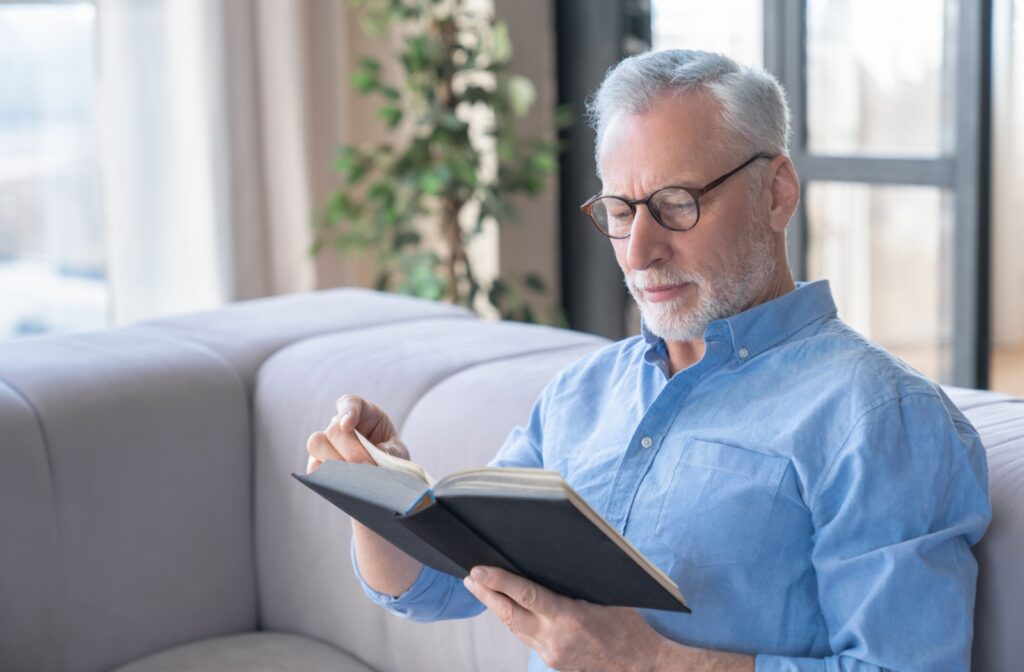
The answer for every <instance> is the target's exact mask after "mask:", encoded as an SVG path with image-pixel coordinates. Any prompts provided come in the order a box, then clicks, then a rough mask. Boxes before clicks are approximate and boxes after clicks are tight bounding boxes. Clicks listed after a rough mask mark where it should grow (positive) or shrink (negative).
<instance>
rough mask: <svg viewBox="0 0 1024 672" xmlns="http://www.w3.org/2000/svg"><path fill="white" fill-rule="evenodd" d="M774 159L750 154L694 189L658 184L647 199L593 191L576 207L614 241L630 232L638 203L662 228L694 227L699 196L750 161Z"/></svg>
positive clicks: (697, 215)
mask: <svg viewBox="0 0 1024 672" xmlns="http://www.w3.org/2000/svg"><path fill="white" fill-rule="evenodd" d="M774 158H775V157H774V156H771V155H769V154H757V155H756V156H752V157H750V158H749V159H747V160H746V161H744V162H743V163H742V164H741V165H739V166H738V167H736V168H733V169H732V170H730V171H729V172H728V173H726V174H725V175H722V176H721V177H719V178H717V179H714V180H712V181H711V182H708V183H707V184H706V185H705V186H703V187H701V188H698V189H694V188H691V187H679V186H670V187H662V188H661V189H658V190H657V191H655V192H654V193H652V194H651V195H650V196H648V197H647V198H641V199H639V200H636V201H630V200H626V199H625V198H621V197H619V196H602V195H601V194H597V195H596V196H591V197H590V198H589V199H587V202H586V203H584V204H583V205H581V206H580V210H581V211H583V213H584V214H585V215H586V216H587V217H589V218H590V221H592V222H593V223H594V226H596V227H597V230H598V231H600V232H601V233H603V234H604V235H606V236H608V237H609V238H615V239H617V240H621V239H623V238H629V236H630V234H631V233H632V231H633V220H634V219H636V206H638V205H646V206H647V209H648V210H650V211H651V216H652V217H654V221H656V222H657V223H658V224H661V225H662V226H663V227H665V228H666V229H668V230H670V231H689V230H690V229H692V228H693V227H695V226H697V222H698V221H699V220H700V198H701V197H702V196H704V195H705V194H706V193H708V192H709V191H711V190H712V189H714V188H715V187H717V186H718V185H720V184H722V183H723V182H725V181H726V180H728V179H729V178H730V177H732V176H733V175H735V174H736V173H738V172H740V171H741V170H743V169H744V168H746V167H747V166H749V165H750V164H752V163H753V162H754V161H757V160H758V159H774Z"/></svg>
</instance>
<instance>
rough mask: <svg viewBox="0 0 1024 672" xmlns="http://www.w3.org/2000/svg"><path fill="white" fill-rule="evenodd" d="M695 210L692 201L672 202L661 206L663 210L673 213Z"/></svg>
mask: <svg viewBox="0 0 1024 672" xmlns="http://www.w3.org/2000/svg"><path fill="white" fill-rule="evenodd" d="M693 208H694V202H693V201H692V200H685V201H680V200H670V201H666V202H664V203H662V204H661V209H662V210H667V211H671V212H689V211H690V210H693Z"/></svg>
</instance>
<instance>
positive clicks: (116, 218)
mask: <svg viewBox="0 0 1024 672" xmlns="http://www.w3.org/2000/svg"><path fill="white" fill-rule="evenodd" d="M341 5H342V2H341V0H323V1H318V2H305V1H304V0H255V1H250V0H98V1H97V8H98V21H99V49H98V51H99V54H98V56H99V91H100V93H99V105H100V114H99V118H100V134H101V142H100V145H101V148H102V149H101V164H102V166H101V173H102V183H103V184H102V193H103V198H102V210H103V215H102V216H103V218H104V220H105V222H106V230H105V233H106V246H107V256H108V262H109V265H108V269H109V273H108V277H109V281H110V291H111V294H112V297H111V298H112V301H111V303H112V310H113V316H112V317H113V322H115V323H117V324H123V323H127V322H132V321H135V320H139V319H145V318H150V317H156V316H161V315H168V314H173V313H179V312H187V311H195V310H202V309H206V308H212V307H215V306H218V305H220V304H223V303H225V302H228V301H232V300H237V299H246V298H253V297H259V296H266V295H271V294H280V293H287V292H297V291H307V290H311V289H314V288H316V287H319V286H331V285H335V284H349V283H358V282H359V281H360V278H359V273H358V269H347V268H339V267H337V265H336V264H337V262H336V261H335V260H333V259H327V258H325V259H323V260H318V261H314V260H313V259H311V258H310V257H309V256H308V255H307V253H306V250H307V249H308V246H309V243H310V240H311V228H310V226H309V223H310V217H311V214H312V213H313V212H314V210H315V209H316V208H317V206H319V205H320V204H322V203H323V202H324V200H325V198H326V195H327V193H328V191H329V189H330V185H331V182H332V179H333V177H332V175H331V172H330V159H331V156H332V154H333V151H334V147H335V146H336V145H337V143H338V141H339V138H340V137H341V136H342V135H343V133H342V130H343V129H342V128H341V127H342V125H343V124H342V122H343V119H342V115H340V114H339V102H338V97H339V96H341V95H346V94H347V89H348V87H347V86H346V85H345V81H346V79H345V78H344V77H343V75H342V73H343V72H344V69H345V66H346V65H347V63H346V60H345V59H346V56H345V54H344V53H343V52H342V50H341V49H340V48H339V46H340V45H341V44H342V43H343V42H344V40H342V39H340V37H339V36H341V35H343V34H344V33H345V31H346V30H347V27H346V16H345V13H344V11H343V9H342V6H341Z"/></svg>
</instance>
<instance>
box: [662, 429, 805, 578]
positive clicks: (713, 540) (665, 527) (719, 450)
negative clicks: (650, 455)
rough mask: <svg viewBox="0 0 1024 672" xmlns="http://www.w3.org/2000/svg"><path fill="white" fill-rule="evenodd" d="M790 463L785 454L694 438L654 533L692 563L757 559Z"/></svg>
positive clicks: (671, 484)
mask: <svg viewBox="0 0 1024 672" xmlns="http://www.w3.org/2000/svg"><path fill="white" fill-rule="evenodd" d="M788 466H789V461H788V460H786V459H785V458H782V457H776V456H774V455H766V454H763V453H757V452H754V451H751V450H747V449H745V448H739V447H736V446H730V445H727V444H724V443H715V442H712V441H702V440H695V441H693V442H692V443H691V444H690V445H689V446H686V447H685V448H684V450H682V451H681V453H680V455H679V457H678V462H677V464H676V466H675V470H674V472H673V473H672V476H671V480H670V481H669V483H668V487H667V488H666V492H665V496H664V497H663V498H662V501H661V507H660V509H659V512H658V517H657V522H656V524H655V534H656V536H657V537H658V538H659V541H660V542H661V543H662V544H664V545H665V546H667V547H668V549H669V550H670V552H671V553H672V555H673V556H675V558H678V559H680V560H684V561H686V562H689V563H691V564H694V565H698V566H709V565H722V564H730V563H743V562H754V561H756V560H757V559H758V557H759V556H760V554H761V546H762V545H763V543H764V536H765V531H766V529H767V527H768V521H769V518H770V517H771V514H772V509H773V507H774V506H775V500H776V497H778V491H779V484H780V483H781V481H782V478H783V476H784V475H785V473H786V469H787V467H788Z"/></svg>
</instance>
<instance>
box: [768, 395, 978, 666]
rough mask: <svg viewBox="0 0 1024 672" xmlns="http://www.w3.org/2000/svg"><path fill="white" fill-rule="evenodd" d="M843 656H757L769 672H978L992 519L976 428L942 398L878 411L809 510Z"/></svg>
mask: <svg viewBox="0 0 1024 672" xmlns="http://www.w3.org/2000/svg"><path fill="white" fill-rule="evenodd" d="M809 503H810V506H811V510H812V515H813V520H814V527H815V535H814V551H813V555H812V560H813V563H814V568H815V571H816V574H817V580H818V593H819V601H820V604H821V610H822V613H823V614H824V616H825V621H826V624H827V626H828V632H829V644H830V648H831V650H832V652H833V653H834V655H832V656H829V657H825V658H799V657H787V656H773V655H761V656H757V659H756V660H757V664H756V669H757V671H758V672H809V671H811V670H815V671H820V672H825V671H827V672H840V671H842V672H875V671H880V670H896V671H902V670H915V671H916V670H943V671H950V672H953V671H956V670H968V669H969V668H970V654H971V640H972V636H973V613H974V599H975V589H976V579H977V571H978V570H977V563H976V561H975V559H974V556H973V555H972V553H971V550H970V547H971V546H973V545H974V544H975V543H977V542H978V540H979V539H980V538H981V536H982V534H984V532H985V530H986V528H987V527H988V524H989V521H990V520H991V507H990V505H989V500H988V469H987V463H986V460H985V453H984V448H983V447H982V445H981V442H980V439H979V438H978V435H977V433H976V432H975V430H974V428H973V427H971V426H970V424H969V423H967V422H966V420H964V419H963V418H962V416H959V415H958V414H956V413H955V412H953V413H952V414H951V412H950V411H949V410H948V409H947V407H946V406H945V405H944V404H943V402H942V400H941V398H940V397H939V396H937V395H934V394H919V395H911V396H906V397H903V398H901V399H894V400H890V401H887V402H885V403H883V404H880V405H878V406H876V407H875V408H873V409H871V410H870V411H868V412H867V413H866V414H865V415H864V416H863V417H862V418H861V419H860V420H859V421H858V422H857V423H856V425H855V427H854V429H853V430H852V431H851V433H850V435H849V437H848V438H847V440H846V441H845V443H844V445H843V446H842V448H841V449H840V450H839V451H837V453H836V455H835V457H834V458H833V459H832V461H831V463H830V464H829V465H828V466H827V467H826V469H825V470H824V472H823V476H822V478H821V479H820V481H819V482H818V483H817V485H816V486H814V489H813V490H812V491H811V494H810V500H809Z"/></svg>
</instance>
